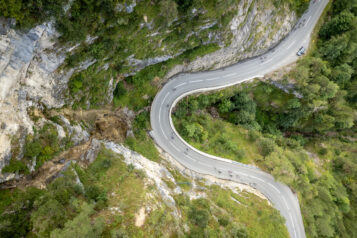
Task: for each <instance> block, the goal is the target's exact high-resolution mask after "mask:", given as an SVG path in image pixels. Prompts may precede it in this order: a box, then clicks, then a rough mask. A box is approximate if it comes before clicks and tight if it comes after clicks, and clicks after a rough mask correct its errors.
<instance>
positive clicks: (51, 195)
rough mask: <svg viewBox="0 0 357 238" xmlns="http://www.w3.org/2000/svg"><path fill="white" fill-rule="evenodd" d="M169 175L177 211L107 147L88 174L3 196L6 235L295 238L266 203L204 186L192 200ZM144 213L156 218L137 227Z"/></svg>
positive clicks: (65, 175) (184, 181)
mask: <svg viewBox="0 0 357 238" xmlns="http://www.w3.org/2000/svg"><path fill="white" fill-rule="evenodd" d="M170 172H171V173H172V174H173V175H174V178H175V183H176V184H175V183H174V182H172V181H171V180H170V181H167V186H168V187H170V188H172V189H174V188H176V187H178V186H180V187H181V189H182V190H183V191H184V192H182V193H180V194H176V195H175V196H174V200H175V203H176V205H175V207H174V208H173V207H172V206H171V205H170V206H169V205H167V204H166V203H165V202H164V201H163V200H162V197H161V196H160V195H159V194H160V193H159V192H158V190H157V189H156V187H155V185H154V184H152V183H149V182H148V181H147V180H146V175H145V173H144V172H143V171H141V170H137V169H135V168H134V166H133V165H131V164H129V165H126V164H125V163H124V162H123V161H122V158H121V157H120V156H118V155H116V154H114V153H112V152H111V151H109V150H106V149H104V148H103V149H102V150H101V152H100V153H99V155H98V158H97V159H96V160H95V162H94V163H92V164H91V165H90V166H89V167H88V168H86V169H83V168H81V167H80V166H78V165H76V164H72V165H70V166H69V167H68V168H67V170H65V171H63V172H62V174H61V176H59V177H58V178H56V179H55V180H54V181H53V182H51V183H50V184H49V185H48V186H47V188H46V189H42V190H40V189H36V188H27V189H25V190H20V189H15V190H2V191H0V214H1V216H0V236H1V237H4V238H7V237H11V238H13V237H83V238H84V237H93V238H97V237H162V236H171V237H207V236H211V237H212V236H219V235H222V236H225V237H239V238H244V237H266V238H269V237H272V236H275V234H276V233H278V234H279V236H275V237H282V238H283V237H284V238H285V237H288V233H287V230H286V227H285V225H284V220H283V219H282V218H281V217H280V215H279V213H278V212H277V211H276V210H275V209H273V208H272V207H270V206H269V205H268V204H267V202H266V201H265V200H262V199H261V198H259V197H257V196H255V195H253V194H250V193H247V192H240V193H236V192H233V191H231V190H226V189H222V188H220V187H219V186H217V185H214V186H207V185H204V184H203V183H201V182H199V187H200V189H201V190H200V191H201V192H202V191H204V192H205V193H206V194H207V197H206V198H199V199H190V198H189V196H188V194H190V192H193V193H195V192H198V191H197V190H195V189H194V188H192V186H191V183H192V181H191V180H190V179H189V178H187V177H184V176H182V175H181V174H180V173H179V172H178V171H176V170H171V171H170ZM142 207H144V208H145V207H149V208H150V211H147V215H146V218H145V223H144V225H143V226H141V227H137V226H136V225H135V216H134V214H136V213H137V212H138V211H139V209H140V208H142ZM176 209H177V210H176ZM175 212H179V214H180V217H178V216H177V215H175ZM178 218H179V219H178Z"/></svg>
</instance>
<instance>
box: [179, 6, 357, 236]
mask: <svg viewBox="0 0 357 238" xmlns="http://www.w3.org/2000/svg"><path fill="white" fill-rule="evenodd" d="M276 2H277V3H278V1H276ZM333 6H334V8H332V9H331V12H330V13H329V14H330V15H328V17H327V19H326V22H325V24H324V26H323V27H322V28H321V30H320V33H319V36H320V38H319V39H318V40H317V44H316V48H315V49H314V50H313V51H312V52H311V54H310V55H308V56H306V57H304V58H302V59H301V60H299V61H298V63H297V67H296V68H295V69H293V70H292V71H291V72H290V73H289V74H288V75H286V76H285V77H286V79H287V80H282V81H279V82H278V83H279V84H281V85H280V86H283V87H285V88H286V90H284V91H282V90H280V89H279V88H278V87H276V86H274V85H275V84H276V83H277V82H272V83H270V82H255V83H251V84H248V85H243V86H240V87H236V88H234V89H229V90H228V89H227V90H224V91H220V92H215V93H212V94H205V95H200V96H195V97H193V96H191V97H188V99H187V100H183V101H182V102H180V103H179V104H178V106H177V108H176V110H175V116H176V118H177V119H178V120H180V122H179V123H178V125H179V126H180V128H179V129H180V131H181V133H183V136H185V137H186V138H189V137H188V136H187V135H188V133H186V134H184V133H185V130H184V128H183V127H182V125H185V128H189V129H190V128H199V126H203V127H205V125H206V124H205V122H204V121H202V120H199V117H200V116H199V113H198V112H202V111H205V112H206V113H211V114H212V115H214V116H215V114H213V113H212V111H213V110H212V107H214V108H216V109H217V111H218V112H219V116H220V117H221V118H222V119H223V120H226V121H229V122H231V123H234V124H239V125H243V126H244V127H246V128H248V129H249V132H248V139H249V141H251V143H252V144H255V145H256V146H257V148H258V149H259V152H260V154H261V155H262V156H263V158H260V159H257V160H256V161H255V162H256V163H257V164H258V165H260V166H261V167H262V168H264V169H266V170H267V171H269V172H270V173H271V174H272V175H273V176H274V177H275V178H276V179H278V180H279V181H282V182H284V183H286V184H288V185H289V186H290V187H292V188H293V190H294V191H296V192H297V194H298V196H299V199H300V202H301V207H302V213H303V217H304V223H305V229H306V232H307V234H308V236H309V237H346V238H349V237H351V238H352V237H356V236H357V226H356V222H355V221H356V219H357V211H356V208H357V203H356V197H357V196H356V193H357V187H356V186H355V184H356V181H357V177H356V174H357V173H356V168H357V160H356V158H357V156H356V150H355V145H356V143H355V142H353V141H352V140H354V138H355V137H356V125H355V123H356V121H355V116H354V115H355V113H356V112H355V111H356V105H357V104H356V102H357V94H356V92H357V81H356V73H357V71H356V69H357V67H356V66H357V43H356V42H357V37H356V36H357V31H356V9H357V8H356V6H357V5H356V1H345V0H335V1H334V2H333ZM288 82H290V83H288ZM291 82H294V84H291ZM201 102H202V103H201ZM192 115H193V116H192ZM185 123H186V124H185ZM215 129H217V130H219V128H215ZM207 130H208V131H209V130H212V128H207ZM186 131H189V130H187V129H186ZM261 133H263V136H261ZM347 135H348V136H347ZM346 136H347V137H348V138H353V139H352V140H351V139H347V137H346ZM331 138H334V139H333V141H334V142H336V145H335V144H332V143H333V142H330V139H331ZM191 141H192V138H191ZM193 141H194V142H196V143H200V144H201V145H202V147H205V146H206V144H208V145H210V144H211V143H214V144H215V145H220V147H221V148H222V151H221V152H224V151H226V150H230V149H231V148H233V147H231V146H230V143H229V141H227V140H226V138H224V136H223V135H222V137H221V138H219V139H218V140H216V139H214V140H213V139H211V140H210V138H208V139H207V140H206V141H205V142H204V143H202V141H200V140H198V139H194V140H193ZM325 143H329V145H328V146H326V144H325ZM311 145H315V146H316V148H314V149H313V151H314V153H315V154H316V156H317V157H318V158H319V160H320V161H316V157H315V156H314V155H311V154H310V153H309V152H310V151H311ZM307 154H308V155H307ZM235 159H236V157H235ZM245 236H246V235H245ZM245 236H243V237H245ZM238 237H240V236H238Z"/></svg>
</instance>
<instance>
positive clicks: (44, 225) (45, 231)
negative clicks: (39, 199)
mask: <svg viewBox="0 0 357 238" xmlns="http://www.w3.org/2000/svg"><path fill="white" fill-rule="evenodd" d="M63 210H64V207H63V205H62V204H60V203H59V202H58V201H57V200H54V199H49V200H48V201H46V202H45V204H43V205H41V206H40V207H39V208H38V209H37V210H36V211H34V212H33V213H32V215H31V222H32V224H33V228H34V229H35V230H36V232H37V233H38V234H39V235H41V236H43V237H46V236H47V237H48V235H49V233H50V231H52V230H53V229H55V228H57V227H59V226H62V225H63V224H64V221H65V218H66V216H65V213H64V212H63Z"/></svg>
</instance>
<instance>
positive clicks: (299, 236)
mask: <svg viewBox="0 0 357 238" xmlns="http://www.w3.org/2000/svg"><path fill="white" fill-rule="evenodd" d="M327 4H328V0H312V1H311V2H310V6H309V8H308V10H307V11H306V12H305V14H304V15H303V16H302V17H301V18H300V20H299V22H298V23H297V24H296V26H295V28H294V29H293V30H292V31H291V32H290V34H289V35H288V36H287V37H286V38H285V39H284V40H282V41H281V42H280V43H279V44H278V45H277V46H276V47H275V48H274V49H272V50H270V51H268V52H267V53H265V54H264V55H261V56H259V57H256V58H253V59H250V60H246V61H244V62H241V63H237V64H234V65H232V66H229V67H226V68H222V69H219V70H214V71H207V72H199V73H185V74H179V75H177V76H175V77H173V78H172V79H170V80H169V81H168V82H167V83H166V84H165V86H164V87H163V88H162V89H161V91H160V92H159V93H158V94H157V95H156V97H155V99H154V101H153V104H152V107H151V113H150V121H151V127H152V131H151V132H150V134H151V136H152V137H153V138H154V140H155V142H156V143H157V144H158V145H159V146H160V147H161V148H162V149H163V150H164V151H166V152H167V153H169V154H170V155H171V156H172V157H173V158H174V159H175V160H177V161H178V162H179V163H181V164H182V165H183V166H185V167H186V168H188V169H191V170H193V171H196V172H198V173H202V174H208V175H212V176H215V177H218V178H222V179H229V180H232V181H235V182H238V183H243V184H247V185H249V186H252V187H254V188H255V189H257V190H259V191H260V192H261V193H262V194H264V195H265V196H266V197H267V198H268V199H269V200H270V202H271V203H272V204H273V205H274V207H275V208H276V209H278V210H279V211H280V213H281V215H282V216H283V217H284V218H285V220H286V226H287V228H288V231H289V234H290V236H291V237H292V238H304V237H306V235H305V230H304V224H303V221H302V216H301V212H300V207H299V201H298V198H297V196H296V195H295V194H294V193H293V192H292V191H291V189H290V188H289V187H288V186H286V185H284V184H282V183H279V182H277V181H276V180H275V179H274V178H273V177H272V176H271V175H270V174H268V173H266V172H263V171H262V170H260V169H259V168H257V167H253V166H250V165H245V164H242V163H238V162H234V161H231V160H227V159H224V158H219V157H216V156H212V155H209V154H206V153H204V152H201V151H199V150H197V149H195V148H194V147H192V146H191V145H189V144H188V143H187V142H185V141H184V140H183V139H182V138H181V137H180V135H179V134H178V133H177V131H176V130H175V127H174V125H173V123H172V119H171V111H172V109H173V107H174V106H175V105H176V103H177V102H178V101H179V100H180V99H182V98H183V97H185V96H187V95H189V94H193V93H196V92H203V91H210V90H214V89H219V88H224V87H228V86H231V85H235V84H239V83H242V82H244V81H247V80H250V79H253V78H259V77H263V76H264V75H265V74H267V73H270V72H272V71H275V70H277V69H279V68H281V67H283V66H286V65H288V64H290V63H293V62H294V61H296V60H297V58H298V57H297V56H296V52H297V51H298V49H299V48H300V47H301V46H304V47H305V48H306V49H307V48H308V46H309V42H310V35H311V33H312V31H313V29H314V27H315V25H316V23H317V22H318V20H319V18H320V16H321V14H322V12H323V10H324V8H325V7H326V5H327Z"/></svg>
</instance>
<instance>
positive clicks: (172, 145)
mask: <svg viewBox="0 0 357 238" xmlns="http://www.w3.org/2000/svg"><path fill="white" fill-rule="evenodd" d="M170 144H171V145H172V146H173V147H174V148H175V149H176V150H177V151H178V152H180V150H179V149H178V148H177V147H176V145H174V144H173V143H171V142H170Z"/></svg>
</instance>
